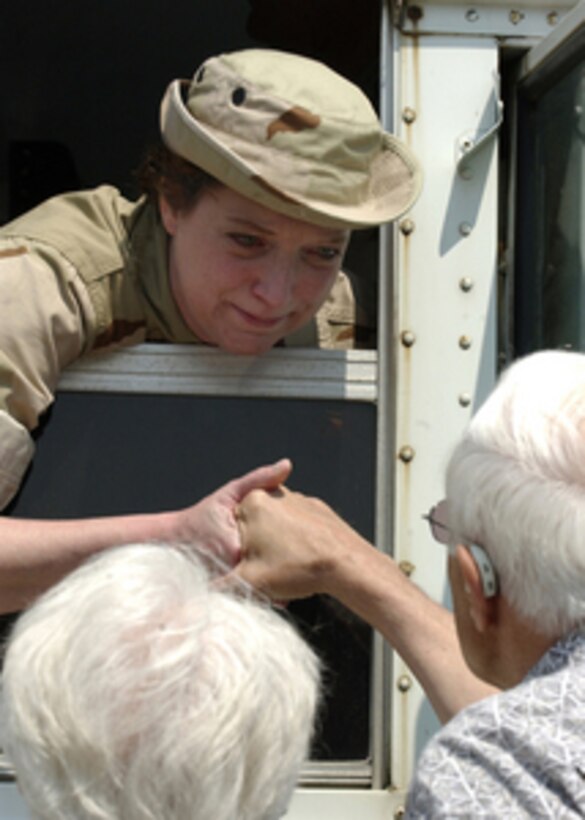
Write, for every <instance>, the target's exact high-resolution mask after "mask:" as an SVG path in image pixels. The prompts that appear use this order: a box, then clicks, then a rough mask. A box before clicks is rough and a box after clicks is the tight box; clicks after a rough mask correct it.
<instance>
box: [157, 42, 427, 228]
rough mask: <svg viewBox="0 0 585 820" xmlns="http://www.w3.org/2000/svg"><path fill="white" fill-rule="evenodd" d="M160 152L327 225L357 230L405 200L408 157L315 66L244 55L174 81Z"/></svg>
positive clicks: (409, 194) (412, 169) (412, 192)
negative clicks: (165, 150) (168, 152)
mask: <svg viewBox="0 0 585 820" xmlns="http://www.w3.org/2000/svg"><path fill="white" fill-rule="evenodd" d="M161 132H162V136H163V139H164V142H165V143H166V145H167V146H168V147H169V148H170V149H171V150H172V151H174V152H175V153H177V154H179V155H180V156H182V157H184V158H185V159H187V160H189V161H191V162H193V163H194V164H195V165H198V166H199V167H200V168H202V169H203V170H204V171H207V172H208V173H209V174H211V175H212V176H214V177H215V178H216V179H218V180H219V181H220V182H223V183H224V184H225V185H227V186H228V187H230V188H232V189H234V190H235V191H237V192H238V193H240V194H243V195H244V196H247V197H249V198H250V199H253V200H254V201H256V202H259V203H260V204H262V205H264V206H266V207H267V208H271V209H272V210H275V211H278V212H280V213H283V214H286V215H288V216H292V217H295V218H297V219H302V220H305V221H307V222H312V223H315V224H317V225H323V226H326V227H330V226H331V227H343V228H364V227H367V226H369V225H379V224H381V223H383V222H388V221H389V220H391V219H395V218H396V217H397V216H400V214H402V213H404V211H406V210H407V209H408V208H409V207H410V206H411V205H412V204H413V202H414V200H415V199H416V197H417V196H418V194H419V191H420V186H421V174H420V170H419V167H418V164H417V162H416V160H415V158H414V156H413V155H412V153H411V151H410V149H409V148H408V147H407V146H406V145H404V143H402V142H400V141H399V140H398V139H397V138H396V137H394V136H392V135H391V134H388V133H386V132H385V131H383V130H382V128H381V125H380V122H379V120H378V117H377V116H376V113H375V111H374V109H373V108H372V106H371V104H370V102H369V101H368V99H367V97H366V96H365V95H364V94H363V93H362V92H361V91H360V89H359V88H358V87H357V86H355V85H354V84H353V83H351V82H349V81H348V80H346V79H344V78H343V77H341V76H340V75H339V74H337V73H335V72H334V71H332V70H331V69H330V68H327V66H325V65H323V64H322V63H319V62H316V61H315V60H310V59H308V58H306V57H300V56H298V55H295V54H288V53H286V52H279V51H272V50H269V49H249V50H245V51H236V52H233V53H231V54H221V55H220V56H218V57H212V58H210V59H208V60H207V61H206V62H204V63H203V65H202V66H201V67H200V68H199V69H198V70H197V72H196V73H195V75H194V77H193V80H192V82H191V83H189V82H188V81H186V80H183V81H181V80H175V81H174V82H172V83H171V84H170V85H169V87H168V89H167V92H166V94H165V96H164V99H163V101H162V105H161Z"/></svg>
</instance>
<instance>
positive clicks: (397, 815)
mask: <svg viewBox="0 0 585 820" xmlns="http://www.w3.org/2000/svg"><path fill="white" fill-rule="evenodd" d="M405 813H406V809H405V808H404V806H398V808H397V809H396V811H395V812H394V820H402V818H403V817H404V815H405Z"/></svg>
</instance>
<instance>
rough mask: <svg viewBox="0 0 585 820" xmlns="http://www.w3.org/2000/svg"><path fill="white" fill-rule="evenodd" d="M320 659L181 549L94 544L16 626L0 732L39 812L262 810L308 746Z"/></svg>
mask: <svg viewBox="0 0 585 820" xmlns="http://www.w3.org/2000/svg"><path fill="white" fill-rule="evenodd" d="M318 681H319V669H318V662H317V660H316V658H315V656H314V654H313V653H312V651H311V650H310V649H309V647H308V646H307V645H306V644H305V642H304V641H303V640H302V639H301V638H300V637H299V636H298V635H297V633H296V632H295V631H294V629H293V628H292V627H291V625H290V624H289V623H288V622H287V621H286V620H285V619H284V618H283V617H281V616H280V615H278V614H277V613H275V612H274V611H272V610H271V609H270V608H269V607H268V606H265V605H263V604H260V603H258V602H257V601H255V600H253V599H252V598H251V596H250V595H249V594H248V593H247V592H246V590H245V589H240V590H239V591H237V592H236V591H228V590H227V589H225V588H218V587H217V586H215V584H214V581H213V579H212V578H211V577H210V574H209V572H208V570H207V569H206V568H205V567H204V565H203V564H202V562H201V561H200V560H199V559H198V558H197V557H196V556H194V555H192V554H188V553H187V552H186V551H183V550H179V549H175V548H170V547H164V546H154V545H137V546H129V547H123V548H119V549H115V550H111V551H109V552H107V553H103V554H102V555H101V556H99V557H97V558H94V559H92V560H90V561H89V562H88V563H87V564H86V565H84V566H83V567H81V568H80V569H79V570H77V571H76V572H74V573H73V574H71V575H70V576H69V577H68V578H66V579H65V580H64V581H62V582H61V583H60V584H59V585H58V586H56V587H55V588H53V590H51V591H50V592H49V593H47V594H46V595H45V596H43V597H42V598H41V599H39V601H38V602H37V603H36V604H34V605H33V606H32V607H31V608H30V609H29V611H28V612H26V613H25V614H24V615H23V616H22V617H21V619H20V620H19V622H18V623H17V625H16V628H15V631H14V633H13V635H12V637H11V640H10V642H9V645H8V650H7V654H6V659H5V669H4V684H3V701H2V723H3V726H2V729H3V732H2V744H3V745H4V748H5V750H6V751H7V753H8V755H9V758H10V759H11V761H12V762H13V764H14V766H15V770H16V774H17V779H18V782H19V785H20V788H21V790H22V792H23V795H24V797H25V799H26V800H27V802H28V803H29V805H30V807H31V808H32V810H33V811H34V812H35V814H36V815H38V816H39V817H42V818H44V820H67V818H69V819H70V820H82V818H108V820H138V818H140V820H147V818H149V819H150V818H152V820H155V818H157V820H160V818H173V820H196V819H197V818H200V820H209V818H214V820H222V819H224V820H235V819H236V818H238V820H244V819H245V818H246V819H247V820H261V818H264V819H265V820H271V819H272V818H278V817H281V816H282V814H283V813H284V811H285V810H286V806H287V803H288V801H289V799H290V796H291V793H292V790H293V788H294V785H295V783H296V779H297V776H298V771H299V767H300V765H301V763H302V762H303V761H304V759H305V758H306V755H307V753H308V746H309V741H310V736H311V731H312V726H313V719H314V712H315V708H316V701H317V696H318Z"/></svg>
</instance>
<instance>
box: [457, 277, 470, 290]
mask: <svg viewBox="0 0 585 820" xmlns="http://www.w3.org/2000/svg"><path fill="white" fill-rule="evenodd" d="M459 287H460V288H461V290H462V291H463V292H464V293H469V291H470V290H471V289H472V288H473V279H471V277H469V276H462V277H461V279H460V280H459Z"/></svg>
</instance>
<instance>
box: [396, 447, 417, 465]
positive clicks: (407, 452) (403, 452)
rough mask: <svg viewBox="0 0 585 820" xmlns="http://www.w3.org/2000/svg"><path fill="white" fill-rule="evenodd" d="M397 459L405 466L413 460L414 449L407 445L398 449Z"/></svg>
mask: <svg viewBox="0 0 585 820" xmlns="http://www.w3.org/2000/svg"><path fill="white" fill-rule="evenodd" d="M398 457H399V458H400V460H401V461H403V462H404V463H405V464H408V463H409V462H410V461H412V459H413V458H414V449H413V448H412V447H411V446H410V445H409V444H406V445H405V446H404V447H401V448H400V452H399V453H398Z"/></svg>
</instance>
